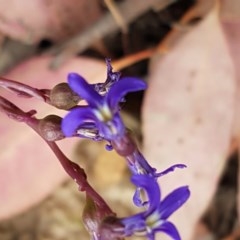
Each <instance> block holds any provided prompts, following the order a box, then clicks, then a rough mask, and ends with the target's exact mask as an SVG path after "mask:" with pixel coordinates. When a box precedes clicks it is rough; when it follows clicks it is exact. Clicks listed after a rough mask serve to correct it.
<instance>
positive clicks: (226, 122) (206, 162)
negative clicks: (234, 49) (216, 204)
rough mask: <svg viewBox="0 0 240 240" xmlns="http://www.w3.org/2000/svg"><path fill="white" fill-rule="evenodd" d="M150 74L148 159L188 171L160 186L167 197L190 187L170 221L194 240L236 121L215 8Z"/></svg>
mask: <svg viewBox="0 0 240 240" xmlns="http://www.w3.org/2000/svg"><path fill="white" fill-rule="evenodd" d="M150 71H151V74H150V77H149V89H148V90H147V93H146V98H145V103H144V108H143V123H144V126H143V127H144V129H143V130H144V146H145V154H146V157H147V159H148V160H149V161H150V162H151V164H152V165H153V166H155V167H157V169H159V170H163V169H165V168H167V167H169V166H170V165H172V164H176V163H185V164H186V165H187V166H188V168H187V169H184V170H176V171H175V172H174V173H173V174H168V175H167V176H164V177H162V178H161V179H159V182H160V185H161V187H162V191H163V195H166V194H167V193H168V192H169V191H172V190H173V189H174V188H176V187H178V186H181V185H189V186H190V190H191V197H190V200H189V201H188V202H187V204H186V205H185V206H184V207H183V208H182V209H180V210H179V211H178V212H176V213H175V214H174V216H173V217H172V221H173V222H174V223H176V226H177V227H178V229H179V231H180V234H181V236H182V239H184V240H190V239H191V237H192V235H193V231H194V228H195V225H196V223H197V221H198V220H199V218H200V217H201V215H202V214H203V212H204V210H205V209H206V208H207V206H208V204H209V202H210V200H211V198H212V197H213V195H214V193H215V190H216V187H217V184H218V180H219V177H220V175H221V173H222V170H223V168H224V165H225V162H226V159H227V154H228V149H229V145H230V142H231V139H232V129H233V122H234V117H235V100H236V99H235V97H236V81H235V73H234V68H233V63H232V60H231V57H230V54H229V51H228V47H227V44H226V41H225V38H224V34H223V32H222V29H221V26H220V22H219V16H218V12H217V9H216V8H215V9H214V10H212V12H211V13H210V14H209V15H208V16H207V17H206V18H205V19H204V20H203V21H202V22H201V23H200V24H199V25H198V26H197V27H195V28H194V29H193V30H192V31H191V32H189V33H188V34H187V35H186V36H185V37H184V38H183V39H182V40H181V41H180V42H179V43H178V44H176V46H175V47H174V48H173V49H171V51H170V52H169V53H168V54H167V55H166V56H164V58H160V57H159V56H155V58H154V59H153V61H152V64H151V66H150ZM157 239H159V238H157ZM161 239H163V238H161Z"/></svg>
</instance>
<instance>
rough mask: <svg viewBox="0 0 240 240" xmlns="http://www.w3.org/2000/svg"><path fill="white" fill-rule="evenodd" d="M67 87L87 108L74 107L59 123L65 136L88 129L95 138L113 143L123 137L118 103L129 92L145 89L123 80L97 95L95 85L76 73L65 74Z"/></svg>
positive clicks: (136, 81) (127, 79)
mask: <svg viewBox="0 0 240 240" xmlns="http://www.w3.org/2000/svg"><path fill="white" fill-rule="evenodd" d="M68 84H69V86H70V87H71V89H72V90H73V91H74V92H76V93H77V94H78V95H79V96H80V97H81V98H83V99H85V100H86V101H87V103H88V105H87V106H77V107H75V108H73V109H71V110H70V112H69V114H68V115H67V116H65V118H64V119H63V121H62V130H63V133H64V134H65V136H67V137H69V136H72V135H74V134H77V132H78V130H80V131H81V129H88V130H89V131H91V130H92V131H93V132H94V133H96V139H95V140H98V139H104V140H107V141H112V140H114V139H117V138H120V137H122V136H123V135H124V134H125V126H124V124H123V121H122V119H121V117H120V113H119V103H120V102H121V101H122V100H123V98H124V96H125V95H126V94H127V93H129V92H135V91H140V90H144V89H145V88H146V83H144V82H143V81H141V80H139V79H136V78H131V77H125V78H121V79H120V80H118V81H117V82H114V83H112V86H111V88H110V89H109V90H108V91H107V92H106V93H105V95H100V94H99V93H98V92H97V91H96V90H95V89H94V86H92V85H90V84H88V83H87V82H86V80H85V79H84V78H83V77H81V76H80V75H78V74H77V73H70V74H69V75H68Z"/></svg>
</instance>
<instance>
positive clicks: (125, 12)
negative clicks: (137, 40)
mask: <svg viewBox="0 0 240 240" xmlns="http://www.w3.org/2000/svg"><path fill="white" fill-rule="evenodd" d="M162 2H166V4H163V6H164V7H166V5H168V4H170V3H171V2H172V1H169V0H148V1H146V0H127V1H124V2H122V3H120V4H118V5H117V8H118V10H119V12H120V13H121V16H122V18H124V20H125V23H126V24H129V23H131V22H132V21H133V20H134V19H136V18H137V17H139V16H140V15H141V14H143V13H144V12H146V11H147V10H148V9H150V8H152V7H153V6H155V5H156V4H158V3H162ZM118 29H119V25H118V24H117V23H116V21H114V19H113V17H112V15H111V13H106V14H105V15H104V17H103V18H102V19H101V20H99V21H98V22H96V23H95V24H94V25H93V26H92V27H89V28H88V29H86V30H85V31H84V32H82V33H80V34H78V35H76V36H75V37H73V38H72V39H70V40H68V41H66V42H65V43H63V44H62V45H59V46H56V47H54V48H53V49H52V50H51V51H50V53H52V54H55V55H56V57H55V58H54V60H53V61H52V62H51V65H50V67H52V68H58V67H59V66H60V65H61V64H63V63H64V62H65V61H66V60H68V59H69V58H71V57H72V56H74V55H76V54H77V53H80V52H82V51H84V50H85V49H87V48H88V47H89V46H90V45H91V44H92V43H94V42H95V41H96V40H99V39H102V38H103V37H104V36H106V35H107V34H110V33H113V32H115V31H117V30H118Z"/></svg>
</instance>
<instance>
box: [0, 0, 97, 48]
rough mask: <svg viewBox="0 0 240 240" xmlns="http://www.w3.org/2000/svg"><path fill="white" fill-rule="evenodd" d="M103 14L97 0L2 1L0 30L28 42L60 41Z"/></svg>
mask: <svg viewBox="0 0 240 240" xmlns="http://www.w3.org/2000/svg"><path fill="white" fill-rule="evenodd" d="M100 14H101V11H100V6H99V3H98V1H97V0H93V1H88V0H67V1H65V0H58V1H54V0H24V1H19V0H9V1H5V0H0V31H2V32H3V33H4V34H5V35H7V36H9V37H11V38H14V39H17V40H21V41H23V42H26V43H36V42H39V41H40V40H41V39H50V40H54V41H61V40H63V39H64V38H66V37H68V36H70V35H72V34H75V33H77V32H79V31H81V30H83V29H84V28H85V27H87V26H89V24H91V23H93V22H94V21H96V20H97V18H98V17H99V16H100Z"/></svg>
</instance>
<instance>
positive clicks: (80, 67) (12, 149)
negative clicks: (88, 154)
mask: <svg viewBox="0 0 240 240" xmlns="http://www.w3.org/2000/svg"><path fill="white" fill-rule="evenodd" d="M49 61H50V58H48V57H40V58H33V59H30V60H29V61H27V62H24V63H22V64H21V65H19V66H18V67H16V68H15V69H13V70H12V71H11V72H9V73H8V74H7V75H6V77H7V78H9V79H13V80H16V81H20V82H24V83H26V84H30V85H31V86H33V87H38V88H51V87H53V86H54V85H55V84H57V83H59V82H64V81H66V76H67V74H68V73H69V72H78V73H80V74H81V75H82V76H84V77H86V78H87V79H88V81H89V82H92V83H93V82H100V81H104V79H105V76H106V67H105V64H104V63H103V62H99V61H96V60H91V59H87V58H78V59H73V60H71V61H69V62H68V63H67V64H66V65H65V66H64V67H63V68H61V69H59V70H58V71H55V72H53V71H50V70H49V69H48V63H49ZM0 93H1V95H2V96H5V97H6V96H8V98H9V99H10V100H11V101H13V102H14V103H15V104H16V105H18V106H19V107H22V108H23V109H24V110H26V111H27V110H30V109H33V108H34V109H37V110H38V114H37V117H40V118H41V117H44V116H45V115H47V114H49V113H51V114H52V113H53V111H54V112H55V113H56V112H57V113H59V114H61V115H62V116H63V115H64V114H66V113H65V112H63V111H61V112H60V111H56V110H54V108H53V107H50V106H48V105H46V104H44V103H42V102H39V101H37V100H35V99H30V100H29V99H25V98H20V97H17V96H15V95H14V94H13V93H7V94H6V91H5V90H3V89H1V91H0ZM0 131H1V138H0V145H1V153H0V192H1V197H0V219H2V218H7V217H10V216H12V215H13V214H17V213H19V212H22V211H24V210H26V209H27V208H29V207H30V206H32V205H34V204H36V203H38V202H39V201H40V200H42V199H43V198H45V197H46V196H47V195H48V194H49V193H50V192H51V191H52V190H53V189H54V188H55V187H56V186H57V185H59V184H60V183H61V182H62V181H63V180H64V179H66V178H67V174H66V173H65V172H64V171H63V170H62V168H61V166H60V163H59V162H58V160H57V159H56V157H55V156H54V154H53V153H52V152H51V151H50V150H49V149H48V146H47V145H46V144H45V143H44V141H42V140H41V138H40V137H39V136H37V134H36V133H35V132H33V131H32V130H31V129H29V128H28V127H27V126H26V125H25V124H23V123H17V122H15V121H13V120H10V119H9V118H8V117H7V116H5V115H4V114H1V124H0ZM76 141H79V140H78V139H75V140H73V139H71V140H70V139H66V140H63V141H62V142H60V143H59V145H61V147H62V149H63V151H64V152H65V153H67V155H68V156H69V157H70V158H71V159H72V154H71V152H72V149H73V147H74V143H76Z"/></svg>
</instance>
